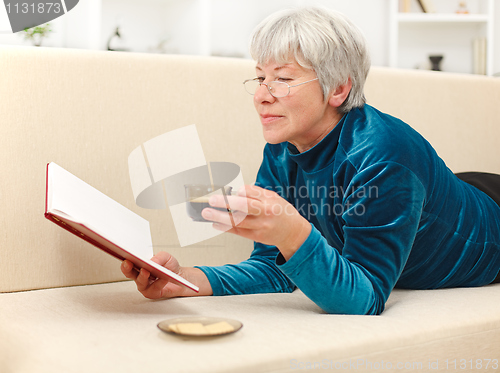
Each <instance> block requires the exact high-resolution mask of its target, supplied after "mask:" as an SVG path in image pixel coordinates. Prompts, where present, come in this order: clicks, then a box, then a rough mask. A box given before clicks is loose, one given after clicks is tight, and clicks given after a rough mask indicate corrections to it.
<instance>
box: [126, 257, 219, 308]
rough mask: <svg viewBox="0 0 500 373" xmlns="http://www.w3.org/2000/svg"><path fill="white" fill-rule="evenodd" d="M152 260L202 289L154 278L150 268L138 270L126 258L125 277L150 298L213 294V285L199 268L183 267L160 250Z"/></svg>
mask: <svg viewBox="0 0 500 373" xmlns="http://www.w3.org/2000/svg"><path fill="white" fill-rule="evenodd" d="M151 260H152V261H153V262H155V263H158V264H159V265H161V266H163V267H165V268H167V269H169V270H170V271H172V272H174V273H176V274H178V275H179V276H181V277H183V278H185V279H186V280H188V281H190V282H192V283H194V284H196V285H198V286H199V288H200V291H199V292H198V293H196V292H195V291H193V290H191V289H188V288H187V287H185V286H183V285H180V284H178V283H176V282H174V281H169V280H166V279H160V278H157V279H152V278H150V276H151V274H150V273H149V271H148V270H146V269H144V268H141V270H140V271H139V272H138V271H137V270H136V269H135V268H134V265H133V264H132V262H130V261H128V260H124V261H123V262H122V265H121V270H122V273H123V274H124V275H125V277H127V278H129V279H132V280H134V281H135V283H136V285H137V290H139V292H140V293H141V294H142V295H144V297H146V298H148V299H160V298H175V297H188V296H195V295H212V287H211V286H210V283H209V282H208V279H207V277H206V276H205V274H204V273H203V272H202V271H201V270H200V269H198V268H188V267H181V266H180V265H179V262H178V261H177V259H175V258H174V257H173V256H172V255H170V254H169V253H166V252H160V253H158V254H157V255H155V256H154V257H152V258H151Z"/></svg>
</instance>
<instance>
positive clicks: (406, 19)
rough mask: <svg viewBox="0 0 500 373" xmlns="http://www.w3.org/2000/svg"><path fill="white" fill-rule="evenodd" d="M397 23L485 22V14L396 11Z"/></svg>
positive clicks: (487, 17) (486, 16)
mask: <svg viewBox="0 0 500 373" xmlns="http://www.w3.org/2000/svg"><path fill="white" fill-rule="evenodd" d="M397 20H398V22H399V23H486V22H488V20H489V16H488V15H487V14H447V13H441V14H440V13H433V14H425V13H398V15H397Z"/></svg>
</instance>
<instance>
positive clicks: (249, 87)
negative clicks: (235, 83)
mask: <svg viewBox="0 0 500 373" xmlns="http://www.w3.org/2000/svg"><path fill="white" fill-rule="evenodd" d="M244 85H245V91H247V92H248V93H250V94H251V95H254V94H255V91H256V90H257V88H259V86H260V83H259V82H258V81H257V80H247V81H246V82H245V84H244Z"/></svg>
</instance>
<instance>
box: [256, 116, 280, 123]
mask: <svg viewBox="0 0 500 373" xmlns="http://www.w3.org/2000/svg"><path fill="white" fill-rule="evenodd" d="M281 118H283V116H281V115H274V114H261V115H260V121H261V123H262V124H271V123H273V122H275V121H277V120H279V119H281Z"/></svg>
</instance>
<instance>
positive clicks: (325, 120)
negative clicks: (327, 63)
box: [254, 61, 342, 152]
mask: <svg viewBox="0 0 500 373" xmlns="http://www.w3.org/2000/svg"><path fill="white" fill-rule="evenodd" d="M256 71H257V77H259V78H261V81H263V82H264V83H269V82H272V81H274V80H277V81H280V82H285V83H287V84H289V85H290V86H293V85H295V84H299V83H302V82H305V81H307V80H311V79H314V78H316V73H315V72H314V71H313V70H310V69H305V68H303V67H302V66H300V65H299V64H298V63H297V62H295V61H294V62H292V63H288V64H284V65H279V64H276V63H273V62H271V63H267V64H257V67H256ZM329 101H330V100H329V99H328V98H327V99H326V100H325V98H324V97H323V91H322V89H321V86H320V84H319V81H318V80H315V81H312V82H310V83H306V84H304V85H300V86H298V87H292V88H290V94H289V95H288V96H285V97H280V98H276V97H273V96H272V95H271V94H270V93H269V91H268V90H267V87H266V86H264V85H261V86H260V87H259V88H258V89H257V91H256V92H255V95H254V104H255V108H256V109H257V113H258V114H259V116H260V121H261V123H262V129H263V133H264V138H265V140H266V141H267V142H268V143H271V144H278V143H281V142H285V141H288V142H290V143H292V144H294V145H295V146H296V147H297V149H298V150H299V151H300V152H304V151H306V150H308V149H310V148H312V147H313V146H314V145H316V144H317V143H318V142H319V141H320V140H321V139H322V138H323V137H325V136H326V135H327V134H328V133H329V132H330V131H331V130H332V129H333V128H334V127H335V125H336V124H337V123H338V121H339V120H340V118H341V117H342V116H341V115H339V113H338V112H337V109H336V107H334V106H332V105H331V103H330V102H329Z"/></svg>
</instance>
